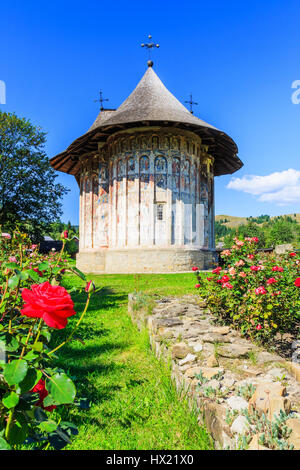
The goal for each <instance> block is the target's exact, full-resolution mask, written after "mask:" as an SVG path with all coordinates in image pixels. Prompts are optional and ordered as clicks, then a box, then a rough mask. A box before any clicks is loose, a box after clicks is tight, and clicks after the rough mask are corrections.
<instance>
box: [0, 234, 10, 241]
mask: <svg viewBox="0 0 300 470" xmlns="http://www.w3.org/2000/svg"><path fill="white" fill-rule="evenodd" d="M1 236H2V237H3V238H8V239H9V240H10V239H11V236H10V234H9V233H1Z"/></svg>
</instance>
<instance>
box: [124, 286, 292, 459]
mask: <svg viewBox="0 0 300 470" xmlns="http://www.w3.org/2000/svg"><path fill="white" fill-rule="evenodd" d="M150 302H151V301H150ZM128 308H129V313H130V314H131V317H132V319H133V320H134V321H135V322H137V324H138V325H139V326H140V327H142V326H143V325H145V326H147V328H148V329H149V334H150V340H151V344H152V348H153V349H154V351H155V353H156V354H157V356H159V357H163V358H165V359H166V360H167V359H168V358H170V360H171V363H172V376H173V379H174V381H175V383H176V386H177V388H178V390H179V391H180V392H181V393H183V392H184V393H186V394H187V396H188V397H189V400H190V403H191V404H196V406H197V408H198V410H199V421H200V422H203V421H204V422H205V424H206V426H207V428H208V430H209V431H210V432H211V434H212V436H213V439H214V441H215V445H216V448H230V449H236V448H249V449H258V448H259V449H265V450H269V449H281V448H289V447H290V448H292V447H293V448H294V449H300V365H299V364H298V363H291V362H288V361H286V359H285V358H283V357H281V356H279V355H278V354H274V353H271V352H268V351H265V350H263V349H261V348H259V347H258V346H256V345H254V344H252V343H251V342H250V341H247V340H245V339H243V338H242V337H241V335H240V333H239V332H237V331H235V330H233V329H232V328H230V327H228V326H222V325H217V324H216V317H215V316H213V315H212V314H211V313H210V312H209V310H208V309H207V308H206V305H205V302H202V303H201V302H199V298H198V297H197V296H184V297H182V298H162V299H159V300H156V301H155V305H154V308H153V309H152V314H151V315H149V307H148V306H145V305H142V306H141V305H140V304H139V302H138V298H137V297H135V296H134V295H132V294H130V295H129V307H128ZM293 353H294V356H293V357H297V354H295V351H293ZM298 357H300V354H299V356H298ZM271 423H273V425H271Z"/></svg>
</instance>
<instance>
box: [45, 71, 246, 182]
mask: <svg viewBox="0 0 300 470" xmlns="http://www.w3.org/2000/svg"><path fill="white" fill-rule="evenodd" d="M153 124H156V125H157V124H159V125H162V126H170V125H171V126H172V125H174V124H175V125H176V126H177V127H181V128H183V129H188V130H191V131H193V132H195V133H196V134H198V135H200V136H201V138H202V141H203V143H204V144H207V145H209V153H210V154H212V155H213V156H214V157H215V175H220V174H226V173H233V172H234V171H236V170H238V169H239V168H241V166H242V165H243V163H242V162H241V160H240V159H239V158H238V157H237V152H238V149H237V146H236V144H235V142H234V141H233V140H232V139H231V138H230V137H229V136H228V135H226V134H225V133H224V132H221V131H219V130H218V129H216V128H215V127H213V126H212V125H210V124H207V123H206V122H204V121H202V120H201V119H199V118H197V117H196V116H194V115H193V114H191V113H190V112H189V111H188V110H187V109H186V108H185V107H184V106H183V105H182V104H181V103H180V102H179V101H178V100H177V98H175V96H174V95H172V93H170V91H169V90H167V88H166V87H165V85H164V84H163V83H162V81H161V80H160V79H159V77H158V76H157V75H156V73H155V72H154V70H153V68H152V67H148V69H147V71H146V73H145V74H144V76H143V78H142V79H141V80H140V82H139V83H138V85H137V87H136V88H135V89H134V91H133V92H132V93H131V94H130V95H129V97H128V98H127V99H126V100H125V101H124V102H123V103H122V104H121V106H120V107H119V108H118V109H117V110H116V111H113V110H108V111H102V112H100V113H99V115H98V116H97V118H96V120H95V122H94V123H93V125H92V126H91V127H90V129H89V131H88V132H87V133H86V134H84V135H83V136H81V137H79V138H78V139H76V140H75V141H74V142H73V143H72V144H71V145H70V146H69V147H68V148H67V150H66V151H65V152H63V153H61V154H59V155H57V156H56V157H53V158H52V159H51V161H50V163H51V165H52V166H53V167H54V168H55V169H57V170H60V171H65V172H67V173H71V174H74V175H76V173H77V171H78V169H79V163H77V162H78V156H79V155H80V154H82V153H86V152H88V151H92V150H93V149H95V150H96V149H97V143H98V142H99V141H105V140H106V138H107V137H108V136H109V135H111V134H112V133H114V132H116V131H117V130H118V129H120V128H130V127H137V126H141V125H143V126H145V125H153Z"/></svg>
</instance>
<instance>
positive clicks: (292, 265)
mask: <svg viewBox="0 0 300 470" xmlns="http://www.w3.org/2000/svg"><path fill="white" fill-rule="evenodd" d="M234 240H235V244H234V245H233V246H232V247H231V248H230V249H229V250H224V251H223V252H222V253H221V256H222V258H223V260H224V266H223V267H216V268H215V269H214V270H213V271H212V273H211V275H209V276H208V277H206V278H202V277H201V276H200V273H199V271H198V268H197V267H194V268H193V271H194V272H195V274H196V277H197V284H196V286H195V287H196V288H197V289H198V290H199V292H200V294H201V296H202V297H203V298H205V299H207V302H208V306H209V308H210V310H211V311H212V312H213V313H215V314H216V315H217V316H218V317H219V318H221V319H223V320H224V321H225V322H229V323H231V324H232V323H233V324H234V327H235V328H239V329H240V330H241V332H242V333H243V334H244V335H246V336H248V337H250V338H251V339H256V340H259V341H262V342H264V341H267V340H270V339H271V338H272V337H274V336H275V335H276V334H277V333H278V332H280V333H285V332H295V329H296V328H297V327H298V326H299V321H300V289H299V287H300V277H299V275H300V273H299V268H300V257H299V253H296V252H291V253H288V254H286V255H282V256H277V257H276V256H274V255H269V254H261V253H259V252H257V243H258V239H257V238H256V237H252V238H245V239H243V240H239V239H237V238H235V239H234Z"/></svg>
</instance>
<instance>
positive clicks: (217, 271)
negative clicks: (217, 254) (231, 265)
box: [212, 266, 222, 274]
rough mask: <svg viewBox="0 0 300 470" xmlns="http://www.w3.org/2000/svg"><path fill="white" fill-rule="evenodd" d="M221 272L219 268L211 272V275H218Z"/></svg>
mask: <svg viewBox="0 0 300 470" xmlns="http://www.w3.org/2000/svg"><path fill="white" fill-rule="evenodd" d="M221 271H222V268H220V266H219V267H218V268H215V269H213V270H212V273H213V274H220V272H221Z"/></svg>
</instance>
